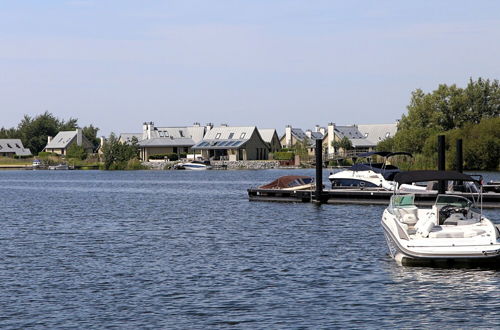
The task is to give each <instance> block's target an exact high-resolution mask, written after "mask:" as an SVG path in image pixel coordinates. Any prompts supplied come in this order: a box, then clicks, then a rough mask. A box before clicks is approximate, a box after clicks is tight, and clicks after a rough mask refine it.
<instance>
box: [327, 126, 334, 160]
mask: <svg viewBox="0 0 500 330" xmlns="http://www.w3.org/2000/svg"><path fill="white" fill-rule="evenodd" d="M327 134H328V139H327V140H328V154H329V155H332V154H334V153H335V148H334V147H333V145H332V143H333V141H334V139H335V123H328V128H327Z"/></svg>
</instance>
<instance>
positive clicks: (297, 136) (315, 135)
mask: <svg viewBox="0 0 500 330" xmlns="http://www.w3.org/2000/svg"><path fill="white" fill-rule="evenodd" d="M325 132H326V131H325V129H324V128H323V127H320V126H319V125H316V127H315V128H314V130H310V129H308V130H306V131H305V132H304V131H303V130H302V129H301V128H293V127H292V126H291V125H287V126H286V127H285V134H284V135H283V136H282V137H281V139H280V144H281V146H282V147H283V148H292V147H293V146H295V145H296V144H297V143H304V142H305V143H306V147H307V153H308V154H309V156H313V155H314V154H315V149H316V142H315V141H316V140H317V139H323V138H324V135H325Z"/></svg>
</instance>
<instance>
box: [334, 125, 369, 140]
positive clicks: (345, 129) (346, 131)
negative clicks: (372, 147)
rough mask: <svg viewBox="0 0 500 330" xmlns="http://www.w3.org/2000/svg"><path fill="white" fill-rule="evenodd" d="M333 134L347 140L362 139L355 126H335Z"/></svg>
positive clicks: (362, 136)
mask: <svg viewBox="0 0 500 330" xmlns="http://www.w3.org/2000/svg"><path fill="white" fill-rule="evenodd" d="M335 133H336V134H337V135H338V136H339V137H340V138H343V137H347V138H349V139H351V140H352V139H364V138H365V137H364V135H363V134H362V133H361V132H360V131H359V129H358V128H357V127H356V126H355V125H351V126H335Z"/></svg>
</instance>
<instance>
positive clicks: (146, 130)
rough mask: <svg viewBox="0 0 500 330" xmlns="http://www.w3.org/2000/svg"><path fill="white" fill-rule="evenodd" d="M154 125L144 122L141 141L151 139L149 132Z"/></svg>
mask: <svg viewBox="0 0 500 330" xmlns="http://www.w3.org/2000/svg"><path fill="white" fill-rule="evenodd" d="M154 126H155V124H154V123H153V122H152V121H150V122H149V123H147V122H145V123H143V124H142V139H143V140H149V139H151V132H152V131H153V129H154Z"/></svg>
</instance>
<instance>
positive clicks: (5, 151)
mask: <svg viewBox="0 0 500 330" xmlns="http://www.w3.org/2000/svg"><path fill="white" fill-rule="evenodd" d="M0 156H2V157H23V156H31V151H30V150H29V149H26V148H24V146H23V143H22V142H21V140H20V139H0Z"/></svg>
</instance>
